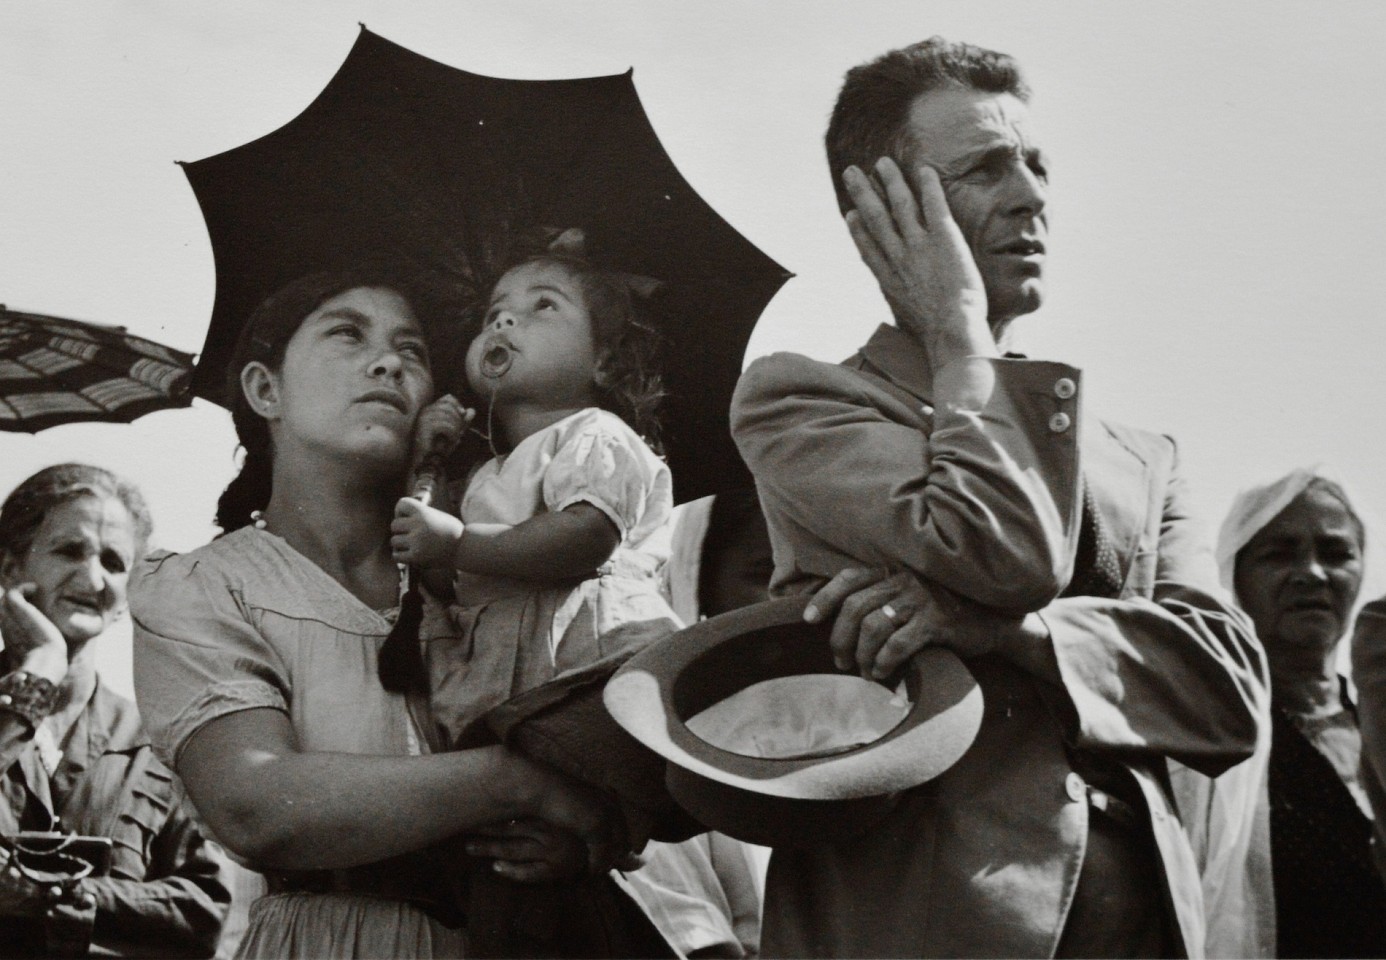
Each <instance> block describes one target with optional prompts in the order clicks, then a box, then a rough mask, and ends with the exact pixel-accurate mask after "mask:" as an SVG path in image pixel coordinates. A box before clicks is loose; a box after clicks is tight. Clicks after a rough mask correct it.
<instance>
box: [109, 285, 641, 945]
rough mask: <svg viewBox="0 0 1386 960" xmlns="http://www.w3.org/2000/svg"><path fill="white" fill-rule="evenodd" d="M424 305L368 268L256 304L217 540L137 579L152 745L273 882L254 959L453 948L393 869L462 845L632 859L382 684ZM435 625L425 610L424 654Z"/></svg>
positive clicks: (141, 671) (531, 861)
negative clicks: (237, 450)
mask: <svg viewBox="0 0 1386 960" xmlns="http://www.w3.org/2000/svg"><path fill="white" fill-rule="evenodd" d="M429 307H430V297H428V295H427V294H426V292H425V291H424V289H423V287H422V286H421V285H419V284H417V283H415V282H414V281H413V280H411V279H409V278H407V277H403V276H400V275H398V274H396V273H393V272H391V271H388V270H374V269H372V270H353V271H347V272H343V273H334V274H318V275H313V276H309V277H304V278H302V279H300V280H298V281H295V282H294V283H291V284H289V285H288V286H287V287H285V288H284V289H283V290H281V291H280V292H279V293H277V294H275V295H274V296H272V297H271V298H270V299H269V300H267V301H266V302H265V303H264V304H263V305H262V306H261V307H260V308H259V309H258V310H257V311H256V312H255V314H254V315H253V316H252V317H251V318H250V320H249V322H248V324H247V326H246V328H245V330H244V331H243V332H242V335H241V339H240V342H239V344H238V347H237V352H236V355H235V357H234V358H233V361H232V363H231V367H230V370H229V372H228V396H230V397H234V398H235V400H234V406H233V414H232V415H233V420H234V423H235V426H236V431H237V434H238V435H239V437H240V440H241V443H242V445H243V446H244V447H245V451H246V455H245V462H244V464H243V466H242V468H241V472H240V475H239V476H238V477H237V478H236V479H235V480H234V481H233V482H232V484H231V485H230V486H229V487H228V488H227V490H226V492H225V494H223V496H222V499H221V503H220V504H219V507H218V514H217V519H218V522H219V523H220V524H221V526H222V528H223V530H224V531H225V533H224V535H223V536H222V537H221V538H219V539H218V540H215V541H214V542H212V543H211V544H209V545H207V546H205V547H202V548H200V549H198V550H194V551H192V552H191V553H188V554H185V555H169V554H165V555H162V556H156V557H153V558H151V559H150V560H149V561H147V562H146V563H145V564H144V565H143V566H142V568H141V569H140V570H139V571H138V573H137V575H136V577H135V580H134V582H133V584H132V589H131V594H132V607H133V614H134V620H135V641H136V643H135V684H136V690H137V692H138V695H139V700H140V703H141V707H142V709H143V710H144V711H145V713H146V716H147V717H148V718H149V722H150V729H151V732H152V734H153V737H154V741H155V747H156V749H157V750H158V751H159V752H160V754H161V755H162V756H163V757H164V758H165V760H166V761H167V762H168V763H169V764H170V765H171V766H173V768H174V769H175V770H177V771H178V773H179V774H180V775H181V776H182V777H183V779H184V781H185V782H186V784H187V788H188V793H189V794H190V796H191V797H192V800H193V802H194V804H195V805H196V807H197V810H198V812H199V813H200V815H201V816H202V817H203V819H205V820H206V822H207V824H208V825H209V826H210V827H211V829H212V831H213V832H214V834H215V835H216V836H217V838H218V839H220V840H222V841H223V842H224V844H225V845H226V846H227V847H229V848H230V849H231V850H232V851H233V852H235V853H237V854H238V855H239V856H240V857H242V858H244V859H245V860H246V861H248V862H249V863H251V864H252V865H253V866H255V867H256V868H257V869H259V870H261V871H262V872H265V873H267V874H269V875H270V892H269V894H268V895H267V896H265V897H263V898H261V899H260V900H258V901H257V902H256V903H255V904H254V905H253V906H252V907H251V915H250V924H249V929H248V931H247V934H246V937H245V939H244V940H243V941H242V942H241V947H240V951H241V954H242V955H244V956H257V957H268V956H278V957H300V956H327V955H330V956H335V957H352V956H356V957H457V956H465V955H466V953H467V949H468V941H469V937H468V931H467V929H466V927H465V921H464V918H462V917H460V916H458V915H457V914H456V911H455V910H453V909H452V908H453V906H454V905H455V904H456V903H457V901H458V898H457V895H456V892H455V891H453V890H450V889H448V887H447V885H446V884H445V883H444V882H443V879H444V876H445V874H444V872H443V871H441V870H440V869H438V867H437V865H436V864H435V865H434V866H433V867H430V866H429V861H427V860H426V859H424V858H423V857H422V856H418V857H410V856H407V855H410V854H416V853H417V852H418V851H420V850H422V849H423V848H426V847H429V846H430V845H433V844H435V843H436V842H438V841H443V840H445V839H447V838H450V837H452V836H453V835H456V834H460V833H466V834H470V835H471V836H470V839H468V840H467V841H466V842H467V849H468V852H470V853H473V854H476V855H480V856H484V857H488V858H492V859H494V860H495V869H496V872H497V873H498V874H500V875H502V876H504V877H507V878H509V879H513V880H517V881H529V882H533V881H548V880H556V879H562V878H570V877H574V876H577V875H580V874H582V873H583V872H584V871H588V870H600V869H604V868H605V867H607V866H609V865H610V864H611V862H612V861H613V860H615V859H616V857H617V856H618V855H619V854H621V853H623V852H624V844H625V837H624V828H623V826H622V824H621V822H620V819H619V815H616V816H613V815H611V814H610V813H609V811H608V809H607V808H606V807H605V806H604V805H603V804H602V803H601V802H600V801H599V800H598V799H597V797H596V795H595V793H593V792H591V791H590V790H588V788H584V787H582V786H580V785H579V784H577V783H576V782H575V781H570V780H568V779H567V778H565V777H563V776H561V775H560V774H558V773H557V772H556V771H554V770H551V769H549V768H547V767H544V766H541V765H539V764H537V763H533V762H531V761H529V760H526V759H525V758H523V757H521V756H518V755H516V754H513V753H511V752H510V751H508V750H507V749H505V748H502V747H499V746H496V747H485V748H479V749H473V750H463V751H457V752H449V753H442V752H434V751H433V746H434V745H433V744H432V743H431V741H430V737H431V736H432V735H433V726H432V724H430V723H429V722H428V720H427V719H426V717H425V716H424V715H423V713H422V711H423V710H426V706H427V705H426V703H420V702H417V701H414V700H411V699H407V698H406V697H405V696H403V695H401V694H396V693H390V692H387V691H386V690H385V689H384V688H383V687H382V686H381V684H380V681H379V679H378V674H377V657H378V653H379V650H380V647H381V644H382V643H383V642H384V640H385V637H386V635H387V634H388V633H389V630H390V626H391V622H392V619H393V617H394V616H395V612H396V609H397V603H398V598H399V588H400V574H399V569H398V567H397V566H396V565H395V562H394V559H393V558H392V556H391V553H390V521H391V517H392V515H393V511H394V507H395V503H396V501H397V499H398V498H399V496H400V494H401V492H402V491H403V489H404V486H405V483H406V478H407V475H408V473H409V470H410V467H411V460H412V454H413V451H412V449H411V443H412V436H413V431H414V423H415V419H416V418H417V416H418V413H419V411H420V410H421V409H422V408H423V406H424V405H426V404H427V403H428V402H429V401H430V400H431V399H432V397H433V376H432V371H431V368H430V361H429V351H428V346H427V343H426V341H425V335H424V330H423V328H422V326H421V323H420V319H419V318H420V317H423V316H427V315H428V314H429ZM439 614H440V611H439V609H438V608H437V607H436V605H433V604H432V603H431V601H430V602H429V605H428V607H427V608H426V609H425V611H424V624H423V629H422V630H421V635H422V636H424V637H425V638H426V639H427V638H430V637H433V636H437V633H436V632H434V631H437V630H439V629H446V627H445V626H440V625H442V624H445V622H446V621H445V618H443V617H441V616H440V615H439ZM496 825H499V826H496ZM482 832H484V833H485V834H487V836H479V835H478V833H482ZM563 919H564V918H557V919H556V921H555V922H556V923H558V924H559V926H560V927H561V922H562V920H563ZM571 919H582V918H571ZM529 932H534V931H529ZM649 932H650V934H651V935H653V931H652V930H650V931H649ZM555 949H556V948H555ZM607 949H609V950H612V951H623V950H624V951H627V954H626V955H637V956H638V955H654V954H656V953H666V952H667V948H663V947H662V945H661V944H660V943H658V942H654V943H643V942H642V943H634V944H619V943H612V944H610V945H608V947H607Z"/></svg>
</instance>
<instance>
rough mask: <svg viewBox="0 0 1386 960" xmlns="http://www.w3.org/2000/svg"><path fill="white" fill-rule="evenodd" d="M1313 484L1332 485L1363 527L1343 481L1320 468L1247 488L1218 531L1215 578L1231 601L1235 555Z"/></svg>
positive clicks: (1235, 500)
mask: <svg viewBox="0 0 1386 960" xmlns="http://www.w3.org/2000/svg"><path fill="white" fill-rule="evenodd" d="M1316 480H1323V481H1325V482H1327V483H1330V484H1332V485H1333V487H1334V488H1335V492H1336V493H1338V494H1340V495H1341V499H1342V501H1343V506H1345V507H1347V511H1348V513H1350V514H1352V515H1353V516H1354V517H1355V518H1356V519H1357V522H1358V523H1362V517H1361V515H1360V514H1359V513H1358V512H1357V509H1356V508H1355V507H1354V506H1353V505H1352V502H1351V501H1350V500H1349V499H1348V495H1347V487H1346V486H1345V485H1344V484H1343V482H1342V480H1340V479H1338V477H1336V476H1334V475H1333V473H1331V472H1330V471H1328V470H1327V469H1325V468H1324V467H1322V466H1318V465H1316V466H1312V467H1300V468H1298V469H1296V470H1291V471H1290V472H1289V473H1287V474H1285V476H1283V477H1280V478H1279V479H1276V480H1272V481H1271V482H1270V483H1264V484H1261V485H1260V486H1256V487H1247V488H1246V489H1245V490H1243V491H1241V492H1240V493H1238V494H1237V495H1236V496H1235V497H1233V498H1232V506H1231V508H1230V509H1229V510H1228V511H1227V518H1226V519H1225V520H1223V521H1222V528H1221V529H1220V530H1219V531H1218V545H1217V550H1216V554H1217V560H1218V576H1219V577H1220V578H1221V579H1222V585H1223V586H1224V587H1226V588H1227V590H1228V592H1230V593H1231V594H1232V595H1233V596H1234V597H1236V590H1235V588H1234V587H1233V586H1232V578H1233V574H1234V572H1235V568H1236V564H1237V554H1238V553H1240V552H1241V549H1242V547H1245V546H1246V545H1247V544H1248V543H1250V542H1251V538H1252V537H1254V536H1256V534H1258V533H1260V532H1261V530H1263V529H1264V528H1265V526H1266V524H1268V523H1270V522H1271V521H1272V520H1274V519H1275V518H1276V517H1278V516H1279V515H1280V511H1282V510H1284V509H1285V508H1286V507H1288V506H1289V505H1290V504H1291V503H1293V502H1294V501H1295V498H1296V497H1298V496H1299V495H1300V494H1301V493H1303V492H1304V491H1305V490H1307V489H1309V486H1310V485H1311V484H1312V483H1313V482H1314V481H1316ZM1237 602H1238V603H1240V602H1241V598H1240V597H1237Z"/></svg>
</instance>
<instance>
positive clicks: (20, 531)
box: [0, 463, 154, 560]
mask: <svg viewBox="0 0 1386 960" xmlns="http://www.w3.org/2000/svg"><path fill="white" fill-rule="evenodd" d="M82 497H97V498H100V499H111V500H116V501H118V502H119V503H120V504H121V505H122V506H123V507H125V509H126V510H127V511H128V512H129V514H130V519H131V520H132V521H133V522H134V525H135V553H136V556H138V555H139V554H142V553H144V548H145V547H146V546H148V544H149V534H150V533H151V532H152V531H153V529H154V521H153V520H152V519H151V518H150V515H149V506H148V504H146V503H145V502H144V495H143V494H141V493H140V490H139V487H137V486H135V485H134V484H133V483H131V482H130V481H129V480H126V479H124V478H122V477H119V476H117V475H116V474H114V473H112V472H111V471H109V470H105V469H103V468H101V467H93V466H91V465H90V464H85V463H60V464H58V465H57V466H53V467H45V468H44V469H42V470H40V471H39V472H38V473H36V474H34V475H33V476H32V477H30V478H29V479H27V480H25V481H24V482H23V483H21V484H20V485H19V486H17V487H15V488H14V490H13V491H12V492H11V493H10V495H9V496H8V497H6V498H5V502H4V504H2V505H0V556H5V557H10V558H13V559H16V560H18V559H19V558H20V557H23V556H24V554H26V553H28V552H29V548H30V547H31V546H33V543H34V537H35V536H37V535H38V530H39V527H41V526H43V521H44V518H45V517H47V516H48V512H49V511H50V510H52V509H53V508H54V507H57V506H60V505H62V504H64V503H71V502H72V501H73V500H79V499H81V498H82Z"/></svg>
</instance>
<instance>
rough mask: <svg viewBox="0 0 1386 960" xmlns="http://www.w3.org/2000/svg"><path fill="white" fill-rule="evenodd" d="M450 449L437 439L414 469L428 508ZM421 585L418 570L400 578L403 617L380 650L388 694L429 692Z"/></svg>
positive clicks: (415, 493)
mask: <svg viewBox="0 0 1386 960" xmlns="http://www.w3.org/2000/svg"><path fill="white" fill-rule="evenodd" d="M449 446H450V445H449V444H448V442H447V440H446V439H445V438H438V439H435V440H434V442H433V446H432V447H430V448H429V450H428V452H427V453H425V454H424V455H423V457H422V458H420V460H419V465H418V466H417V467H415V469H414V489H413V497H414V499H415V500H418V501H419V502H420V503H422V504H423V505H424V506H426V507H427V506H431V505H432V503H433V500H434V497H435V496H436V495H437V492H438V484H439V483H440V482H441V480H442V477H443V467H444V464H445V462H446V460H447V455H448V452H449V449H448V448H449ZM418 581H419V572H418V570H416V569H415V568H414V567H405V568H404V570H403V572H402V573H401V574H400V599H399V614H398V616H396V617H395V624H394V626H393V627H391V628H390V634H389V636H387V637H386V638H385V643H384V644H383V645H382V646H381V648H380V659H379V661H378V663H377V664H376V671H377V673H378V674H379V675H380V682H381V683H382V684H383V685H384V687H385V689H386V690H393V691H396V692H399V693H408V692H410V691H421V692H422V691H427V689H428V671H427V669H426V668H425V667H424V662H423V655H422V653H421V652H420V651H419V627H420V625H421V624H422V623H423V591H422V589H421V588H420V587H419V582H418Z"/></svg>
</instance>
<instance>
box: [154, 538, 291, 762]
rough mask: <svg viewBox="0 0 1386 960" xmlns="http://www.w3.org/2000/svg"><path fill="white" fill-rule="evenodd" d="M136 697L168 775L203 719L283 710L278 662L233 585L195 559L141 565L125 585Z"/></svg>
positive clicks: (285, 691) (284, 674)
mask: <svg viewBox="0 0 1386 960" xmlns="http://www.w3.org/2000/svg"><path fill="white" fill-rule="evenodd" d="M130 618H131V620H132V621H133V624H134V664H135V695H136V699H137V700H138V702H139V708H140V714H141V715H142V716H143V717H144V721H145V726H146V728H147V729H148V731H149V734H150V737H151V738H152V739H153V742H154V750H155V753H156V754H157V755H158V757H159V759H160V760H162V761H163V762H164V763H165V764H167V765H168V766H169V767H171V768H173V769H175V770H176V769H177V767H178V756H179V753H180V752H181V751H182V748H183V745H184V744H186V743H187V741H188V738H189V737H191V736H192V735H193V733H195V732H196V731H197V730H198V729H199V728H201V727H202V725H203V724H205V723H207V722H208V721H209V720H213V719H215V718H217V717H220V716H224V715H225V714H228V713H235V712H237V711H240V710H253V709H256V708H261V707H268V708H270V709H274V710H284V711H287V710H288V704H289V691H290V685H289V676H288V671H287V670H286V669H285V665H284V662H283V659H282V658H281V657H280V655H279V653H278V651H276V650H275V649H274V648H273V647H272V646H271V645H270V644H269V643H268V642H267V641H266V640H265V639H264V637H262V636H261V635H260V633H259V631H258V630H257V629H256V627H255V625H254V624H253V623H252V620H251V615H250V610H249V608H248V607H247V606H246V603H245V599H244V597H243V596H242V594H241V591H240V589H239V588H238V586H237V584H236V583H235V582H233V581H232V579H231V578H229V577H227V576H225V575H224V574H223V573H221V572H220V571H218V570H217V569H216V568H215V566H214V564H212V563H211V562H209V561H208V560H207V559H205V558H198V557H196V555H176V554H162V555H155V556H152V557H150V558H148V559H147V560H145V561H144V562H143V563H142V564H141V566H140V568H139V569H138V570H137V571H136V573H135V575H134V576H132V577H131V583H130Z"/></svg>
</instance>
